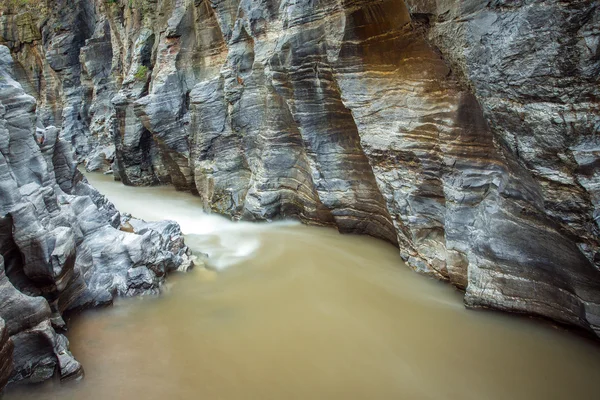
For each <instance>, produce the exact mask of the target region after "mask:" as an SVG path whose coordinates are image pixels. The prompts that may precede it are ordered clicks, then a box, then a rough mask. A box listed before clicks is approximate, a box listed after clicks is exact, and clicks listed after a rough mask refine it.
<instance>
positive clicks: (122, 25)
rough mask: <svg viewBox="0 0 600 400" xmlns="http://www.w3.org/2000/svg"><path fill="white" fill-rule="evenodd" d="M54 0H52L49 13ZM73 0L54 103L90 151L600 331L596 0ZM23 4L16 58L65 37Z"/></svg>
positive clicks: (212, 202)
mask: <svg viewBox="0 0 600 400" xmlns="http://www.w3.org/2000/svg"><path fill="white" fill-rule="evenodd" d="M60 4H62V3H61V2H60V1H59V0H55V1H49V2H48V6H49V7H48V10H47V11H46V13H47V14H48V17H47V18H50V20H52V18H55V19H56V18H60V13H58V14H57V12H56V11H55V10H54V9H55V8H56V7H58V6H60ZM76 9H77V10H79V11H80V12H82V13H83V14H82V15H85V16H86V17H85V18H83V22H82V23H81V24H83V26H80V27H77V29H72V30H69V28H67V30H66V31H65V32H64V33H62V34H64V35H67V37H69V38H71V36H72V37H73V38H80V37H82V35H83V36H84V37H85V36H86V35H89V36H88V37H87V38H86V39H87V40H86V41H85V43H84V44H82V43H81V40H79V39H77V40H76V39H69V43H72V44H71V48H73V49H77V50H79V51H80V54H81V57H80V59H79V63H80V69H81V71H82V72H81V73H80V75H79V76H80V77H81V78H80V80H81V82H82V83H83V85H82V87H81V89H80V90H81V91H82V93H81V94H79V95H78V97H77V96H75V95H71V97H68V96H67V95H66V94H63V95H62V96H61V100H60V102H61V107H63V108H64V107H66V105H68V104H71V103H72V101H74V100H73V99H76V98H77V99H82V102H81V105H80V107H79V110H80V116H81V120H82V121H88V122H87V123H86V124H83V125H82V127H81V130H80V131H79V132H78V133H77V134H76V136H77V137H81V138H80V139H74V140H73V143H76V144H77V143H79V142H86V143H88V144H89V147H90V149H91V150H89V152H88V153H86V152H85V151H84V150H82V151H81V152H80V154H81V156H82V157H83V158H85V157H87V166H88V168H90V169H97V168H103V169H109V168H112V169H113V171H114V173H115V176H116V177H117V178H118V179H120V180H122V181H123V182H125V183H126V184H155V183H161V182H162V183H172V184H173V185H175V186H176V187H177V188H178V189H181V190H190V191H192V192H195V193H197V194H198V195H199V196H201V198H202V199H203V202H204V204H205V207H206V208H207V209H208V210H213V211H216V212H219V213H222V214H227V215H230V216H232V217H233V218H236V219H238V218H244V219H250V220H272V219H277V218H290V217H293V218H298V219H301V220H303V221H305V222H309V223H317V224H322V225H331V226H336V227H337V228H338V229H339V230H340V231H343V232H349V233H365V234H369V235H372V236H376V237H380V238H382V239H384V240H387V241H389V242H391V243H394V244H398V246H399V248H400V254H401V255H402V258H403V259H404V260H405V261H407V263H408V265H410V266H411V267H412V268H414V269H415V270H417V271H419V272H422V273H425V274H428V275H431V276H434V277H437V278H440V279H445V280H449V281H450V282H451V283H452V284H454V285H456V286H457V287H459V288H462V289H465V291H466V294H465V304H466V305H467V306H470V307H492V308H497V309H502V310H508V311H516V312H525V313H529V314H535V315H540V316H545V317H549V318H552V319H555V320H557V321H560V322H563V323H568V324H572V325H576V326H579V327H583V328H585V329H588V330H592V331H595V332H596V333H598V332H599V331H600V255H599V254H600V253H599V249H600V247H599V246H600V241H599V235H598V233H599V229H600V227H599V223H598V220H599V218H598V215H599V214H598V213H599V211H598V207H599V201H600V192H599V190H600V189H599V188H600V181H599V179H600V178H599V176H600V172H598V166H599V165H600V164H599V163H598V157H599V156H600V152H599V150H598V149H599V147H598V143H597V142H598V139H597V138H598V137H600V136H599V135H598V133H599V132H598V131H599V129H600V128H599V127H600V110H599V106H598V101H597V99H598V94H599V93H598V90H600V89H599V88H600V85H598V76H599V73H598V72H600V57H599V55H598V54H599V53H598V43H599V42H600V39H599V32H598V29H597V27H598V24H599V18H600V6H599V5H598V4H597V2H594V1H592V0H587V1H586V0H579V1H573V2H563V1H559V0H546V1H541V0H523V1H500V0H498V1H482V0H469V1H459V0H406V1H397V0H321V1H309V0H196V1H191V0H177V1H166V0H165V1H163V0H156V1H142V0H134V1H127V2H126V1H116V2H105V1H100V0H98V1H93V0H80V1H78V2H76ZM26 15H30V14H28V13H27V12H21V13H16V14H8V15H5V16H4V17H3V18H4V19H3V20H4V21H6V22H3V23H4V28H3V31H4V32H9V33H11V35H12V36H10V38H8V39H5V41H7V42H8V44H9V45H10V46H11V49H12V52H13V54H14V57H15V58H16V59H17V60H19V61H20V62H21V64H22V65H23V66H27V65H29V64H30V63H31V61H30V60H31V58H27V55H28V54H31V53H36V54H38V55H41V54H54V53H53V49H55V48H56V46H57V43H58V42H56V35H54V34H52V33H51V32H49V31H48V30H47V24H43V23H39V22H38V23H37V26H39V27H41V29H40V30H39V31H35V29H34V28H35V26H36V23H35V22H32V23H30V24H29V25H27V24H25V25H23V23H22V22H19V21H22V20H26V19H27V17H26ZM30 18H31V20H32V21H33V20H34V18H33V17H30ZM11 21H12V22H11ZM69 21H71V20H70V19H68V18H67V24H65V26H71V25H72V23H71V22H69ZM19 24H21V25H19ZM22 26H30V27H31V28H30V29H29V30H24V29H21V28H18V27H22ZM31 32H33V33H31ZM36 32H40V33H36ZM36 35H37V36H36ZM4 36H5V38H6V37H8V35H7V34H4ZM38 36H40V37H42V38H46V37H47V38H48V39H50V38H53V41H52V43H53V45H51V42H50V41H44V40H42V42H39V39H36V37H38ZM61 37H62V36H61ZM17 43H19V45H17ZM61 43H63V42H61ZM34 49H35V51H34ZM74 51H75V50H74ZM67 53H68V52H67ZM68 54H70V53H68ZM34 58H35V57H34ZM41 58H43V57H41ZM46 58H48V57H46ZM38 64H41V65H44V66H45V67H44V68H41V69H40V70H42V69H43V70H44V71H45V72H44V73H42V72H39V73H35V72H34V73H28V74H24V75H23V77H24V78H23V80H25V81H26V82H29V83H30V85H31V82H36V79H37V80H40V81H42V80H43V79H46V82H50V81H51V80H50V79H49V78H47V77H49V76H51V75H52V76H54V75H55V76H56V77H57V78H56V79H55V81H57V82H60V81H61V79H62V78H61V76H62V75H60V74H58V72H60V71H62V70H60V69H59V70H58V71H55V70H53V68H54V67H53V66H52V65H49V64H48V63H47V62H46V61H43V60H42V61H41V62H39V63H38ZM63 64H65V65H69V66H70V68H75V69H76V68H77V65H76V63H67V62H66V61H65V62H64V63H63ZM46 65H47V66H46ZM25 69H27V68H25ZM53 74H54V75H53ZM70 74H72V76H75V72H70ZM60 85H63V86H64V83H61V84H59V85H58V86H60ZM31 86H34V85H31ZM46 86H48V85H46ZM40 93H41V92H40ZM39 98H40V100H39V102H40V105H44V104H49V102H48V101H47V99H48V96H47V95H46V96H42V95H41V94H40V95H39ZM109 99H110V100H109ZM46 108H47V107H46ZM64 120H65V121H68V114H66V116H65V117H64ZM62 126H63V129H67V132H72V131H73V130H71V131H69V129H70V128H69V127H70V126H71V124H68V123H67V122H65V123H62ZM61 135H62V134H61ZM69 135H71V134H70V133H67V134H66V137H69ZM110 140H112V143H111V142H110ZM80 147H81V146H80ZM81 148H82V149H83V147H81ZM113 151H114V153H113ZM113 154H114V156H113ZM111 163H112V164H111Z"/></svg>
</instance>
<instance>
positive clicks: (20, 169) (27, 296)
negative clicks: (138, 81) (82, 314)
mask: <svg viewBox="0 0 600 400" xmlns="http://www.w3.org/2000/svg"><path fill="white" fill-rule="evenodd" d="M16 75H18V74H15V73H14V70H13V60H12V57H11V54H10V51H9V49H8V48H7V47H5V46H1V45H0V391H1V390H2V388H3V387H4V385H5V384H6V383H7V382H32V383H33V382H41V381H43V380H46V379H49V378H51V377H52V376H54V375H55V372H58V374H59V375H60V377H61V379H71V378H78V377H80V376H81V375H82V374H83V369H82V367H81V365H80V364H79V363H78V362H77V360H75V358H73V356H72V355H71V353H70V352H69V342H68V340H67V338H66V336H65V335H64V331H65V328H66V326H65V321H64V320H63V315H64V313H66V312H69V311H76V310H81V309H84V308H89V307H96V306H102V305H108V304H111V303H112V301H113V299H114V298H115V297H116V296H133V295H139V294H156V293H158V292H159V291H160V285H161V283H162V282H163V281H164V278H165V275H166V274H167V273H168V272H170V271H173V270H177V269H179V270H185V269H187V268H188V267H189V266H190V265H191V261H190V258H189V257H188V256H189V251H188V249H187V247H186V246H185V245H184V243H183V237H182V235H181V231H180V229H179V226H178V225H177V224H176V223H174V222H169V221H164V222H152V223H146V222H143V221H139V220H134V219H129V220H128V218H125V217H122V216H121V215H120V213H119V212H118V211H117V210H116V209H115V207H114V206H113V205H112V204H111V203H110V202H108V201H107V200H106V198H105V197H104V196H102V195H101V194H100V193H98V192H97V191H96V190H95V189H94V188H93V187H91V186H90V185H89V184H88V183H87V181H86V180H85V178H84V177H83V176H82V175H81V173H80V172H79V171H78V170H77V169H76V163H75V162H74V160H73V158H72V148H71V146H70V144H69V143H68V142H67V141H65V140H64V139H63V138H61V137H60V136H59V132H60V130H59V129H58V128H55V127H54V126H46V127H45V126H43V124H42V123H41V121H40V118H37V117H36V115H35V110H36V104H37V103H36V99H35V98H34V97H32V96H30V95H28V94H26V93H25V92H24V91H23V88H22V87H21V85H20V84H19V83H18V82H17V81H15V79H14V78H15V76H16ZM42 112H43V111H42Z"/></svg>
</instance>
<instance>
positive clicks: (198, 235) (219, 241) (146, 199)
mask: <svg viewBox="0 0 600 400" xmlns="http://www.w3.org/2000/svg"><path fill="white" fill-rule="evenodd" d="M85 175H86V176H87V178H88V180H89V181H90V182H91V183H92V184H93V185H94V187H96V188H97V189H98V190H99V191H100V192H101V193H102V194H104V195H105V196H106V197H107V198H108V199H109V200H110V201H111V202H113V203H114V205H115V206H116V207H117V209H118V210H119V211H121V212H124V213H129V214H131V215H133V216H134V217H136V218H140V219H143V220H146V221H160V220H164V219H168V220H173V221H176V222H177V223H178V224H179V226H180V227H181V231H182V232H183V233H184V234H185V235H186V236H188V241H191V242H193V243H194V246H195V247H196V248H199V249H202V253H204V254H206V255H207V256H208V258H207V259H206V265H207V266H208V267H209V268H212V269H215V270H222V269H224V268H227V267H230V266H232V265H235V264H239V263H242V262H244V261H246V260H248V259H249V258H251V257H253V255H254V254H256V252H257V251H258V249H259V248H260V247H261V245H262V243H261V241H260V235H259V234H260V233H261V232H264V231H266V230H277V229H280V228H283V227H286V226H294V225H299V222H297V221H277V222H272V223H251V222H245V221H240V222H233V221H231V220H229V219H227V218H225V217H223V216H219V215H216V214H207V213H204V212H203V211H202V207H201V202H200V199H199V198H197V197H194V196H192V195H190V194H189V193H184V192H177V191H175V190H173V188H172V187H167V186H154V187H128V186H124V185H120V184H118V183H116V182H115V181H114V179H113V177H112V175H103V174H97V173H91V174H90V173H86V174H85Z"/></svg>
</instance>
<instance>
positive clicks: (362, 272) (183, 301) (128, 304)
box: [6, 174, 600, 400]
mask: <svg viewBox="0 0 600 400" xmlns="http://www.w3.org/2000/svg"><path fill="white" fill-rule="evenodd" d="M88 179H89V180H90V181H91V182H92V183H93V184H94V185H95V186H96V187H97V188H98V189H99V190H100V191H101V192H102V193H104V194H106V195H107V197H108V198H109V199H110V200H111V201H113V202H114V203H115V205H116V206H117V208H119V209H120V210H121V211H123V212H129V213H131V214H133V215H134V216H137V217H139V218H143V219H147V220H155V219H173V220H176V221H177V222H179V223H180V224H181V226H182V230H183V231H184V233H185V234H186V240H187V243H188V245H189V246H190V248H191V249H192V250H193V251H194V252H196V253H200V252H202V253H206V254H208V256H209V257H208V260H207V264H208V267H209V269H204V268H196V269H195V270H193V271H191V272H189V273H186V274H175V275H172V276H171V277H170V278H169V279H168V283H167V285H166V290H165V293H164V294H163V295H162V296H160V297H143V298H135V299H127V300H119V301H118V302H117V303H116V304H115V307H112V308H107V309H102V310H94V311H88V312H86V313H83V314H82V315H79V316H77V317H76V318H73V319H72V321H70V323H69V332H68V337H69V339H70V341H71V349H72V351H73V353H74V355H75V357H76V358H77V359H78V360H79V361H80V362H81V363H82V364H83V366H84V368H85V371H86V376H85V379H83V380H82V381H80V382H70V383H66V384H60V383H58V382H49V383H46V384H43V385H39V386H35V387H24V388H19V389H16V390H15V389H13V390H11V391H9V393H7V395H6V399H7V400H16V399H20V400H28V399H36V400H42V399H52V400H54V399H61V400H64V399H82V400H96V399H226V400H229V399H277V400H279V399H282V400H283V399H286V400H287V399H344V400H347V399H407V400H413V399H435V400H440V399H457V400H468V399H472V400H482V399H486V400H493V399H498V400H505V399H511V400H516V399H527V400H535V399H543V400H548V399H578V400H583V399H590V400H597V399H600V346H598V345H597V344H596V343H595V342H592V341H591V340H589V339H587V338H584V337H580V336H578V335H577V334H575V333H573V332H568V331H565V330H563V329H560V328H556V327H553V326H552V325H551V324H549V323H545V322H540V321H537V320H532V319H528V318H523V317H517V316H510V315H506V314H503V313H497V312H484V311H470V310H466V309H465V308H464V307H463V305H462V294H461V293H459V292H458V291H456V290H455V289H453V288H452V287H451V286H450V285H448V284H444V283H441V282H437V281H434V280H431V279H428V278H426V277H424V276H421V275H418V274H416V273H414V272H412V271H411V270H409V269H408V267H406V266H405V265H404V264H403V263H402V261H401V259H400V256H399V254H398V251H397V249H395V248H394V247H393V246H391V245H389V244H387V243H384V242H382V241H378V240H376V239H373V238H370V237H364V236H352V235H340V234H338V233H337V232H336V231H335V230H333V229H328V228H317V227H307V226H303V225H300V224H297V223H291V222H284V223H272V224H251V223H243V222H242V223H233V222H230V221H228V220H226V219H224V218H221V217H218V216H208V215H205V214H203V213H202V211H201V204H200V200H199V199H198V198H196V197H194V196H192V195H190V194H187V193H181V192H176V191H174V190H173V189H171V188H167V187H152V188H139V187H137V188H134V187H126V186H123V185H121V184H119V183H116V182H114V181H112V177H110V176H103V175H99V174H88Z"/></svg>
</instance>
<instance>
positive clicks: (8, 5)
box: [0, 0, 36, 11]
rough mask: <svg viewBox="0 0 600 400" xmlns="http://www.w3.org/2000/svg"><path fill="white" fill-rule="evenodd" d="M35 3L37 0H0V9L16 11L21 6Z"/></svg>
mask: <svg viewBox="0 0 600 400" xmlns="http://www.w3.org/2000/svg"><path fill="white" fill-rule="evenodd" d="M35 3H36V1H35V0H2V1H1V2H0V11H9V10H12V11H16V10H18V9H19V8H25V7H28V6H30V5H32V4H35Z"/></svg>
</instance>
